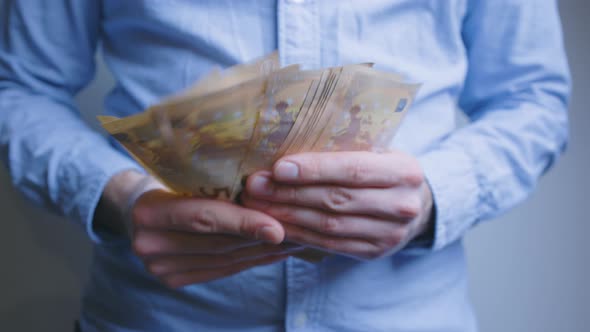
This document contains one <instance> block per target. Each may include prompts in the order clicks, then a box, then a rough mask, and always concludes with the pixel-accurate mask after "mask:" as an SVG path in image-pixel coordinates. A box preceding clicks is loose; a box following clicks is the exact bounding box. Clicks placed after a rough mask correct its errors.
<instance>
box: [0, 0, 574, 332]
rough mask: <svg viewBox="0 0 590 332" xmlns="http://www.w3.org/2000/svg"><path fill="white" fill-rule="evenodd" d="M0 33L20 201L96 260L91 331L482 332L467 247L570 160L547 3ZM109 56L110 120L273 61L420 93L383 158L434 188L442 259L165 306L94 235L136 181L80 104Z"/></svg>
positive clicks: (302, 11)
mask: <svg viewBox="0 0 590 332" xmlns="http://www.w3.org/2000/svg"><path fill="white" fill-rule="evenodd" d="M0 20H2V21H1V22H0V23H1V24H0V26H1V29H2V30H1V31H0V160H2V161H3V163H4V164H5V165H6V166H7V167H8V169H9V170H10V173H11V176H12V179H13V182H14V185H15V186H16V187H17V188H19V189H20V191H22V192H23V193H24V194H25V195H26V196H27V197H28V198H29V199H31V200H33V201H35V202H36V203H38V204H39V205H42V206H44V207H46V208H48V209H50V210H52V211H55V212H56V213H59V214H62V215H65V216H67V217H68V218H69V219H71V220H73V221H74V222H76V223H79V224H80V225H82V227H85V228H86V230H87V233H88V235H89V236H90V238H91V239H92V240H93V241H94V242H95V243H96V245H95V255H94V259H93V264H92V271H91V274H90V276H91V277H90V280H89V281H88V283H87V287H86V290H85V295H84V298H83V301H82V303H83V308H82V316H81V326H82V329H83V331H234V330H239V331H283V330H287V331H415V332H426V331H438V332H443V331H449V332H450V331H453V332H456V331H474V330H476V327H475V325H476V324H475V318H474V316H473V313H472V310H471V308H470V304H469V301H468V299H467V296H466V295H467V283H466V280H467V278H466V267H465V257H464V253H463V248H462V245H461V238H462V236H463V235H464V234H465V232H466V231H467V230H468V229H469V228H471V227H472V226H473V225H475V224H477V223H478V222H480V221H483V220H488V219H490V218H493V217H494V216H497V215H498V214H500V213H502V212H504V211H506V210H507V209H509V208H511V207H513V206H514V205H516V204H518V203H519V202H521V201H523V200H524V199H525V198H526V197H527V195H528V194H529V193H530V192H531V191H532V189H533V188H534V186H535V184H536V182H537V181H538V179H539V177H540V176H541V175H542V174H543V173H544V172H545V171H546V170H547V169H548V168H549V167H550V165H552V164H553V162H554V161H555V160H556V158H557V157H558V155H559V154H560V152H561V151H562V150H563V149H564V146H565V144H566V141H567V136H568V132H567V112H566V109H567V103H568V98H569V91H570V77H569V72H568V66H567V62H566V57H565V54H564V47H563V44H562V36H561V26H560V22H559V15H558V12H557V5H556V1H551V0H547V1H530V0H494V1H477V0H473V1H470V0H445V1H440V0H367V1H353V0H343V1H319V0H298V1H296V0H279V1H274V0H273V1H271V0H239V1H238V0H226V1H194V0H125V1H120V0H102V1H98V0H69V1H68V0H52V1H43V0H23V1H20V0H19V1H17V0H12V1H10V0H9V1H6V2H5V4H4V6H3V8H1V11H0ZM99 45H101V46H102V47H101V48H100V49H101V50H102V52H103V54H102V55H103V57H104V59H105V61H106V63H107V65H108V66H109V68H110V70H111V71H112V73H113V75H114V77H115V80H116V86H115V87H114V88H113V89H112V91H111V92H110V93H109V94H108V96H107V97H106V100H105V104H104V114H105V115H116V116H126V115H130V114H133V113H137V112H140V111H142V110H143V109H145V108H146V107H148V106H150V105H151V104H154V103H156V102H157V101H159V100H160V99H161V98H163V97H164V96H167V95H169V94H172V93H175V92H177V91H179V90H181V89H183V88H186V87H188V86H190V85H191V84H192V83H193V82H194V81H196V80H197V79H198V78H199V77H201V76H202V75H204V74H206V73H207V72H208V71H210V70H211V69H212V68H213V67H214V66H221V67H227V66H230V65H233V64H237V63H241V62H245V61H248V60H251V59H253V58H256V57H259V56H263V55H265V54H267V53H269V52H271V51H273V50H275V49H278V50H279V52H280V60H281V63H282V65H288V64H292V63H301V64H303V65H304V67H305V68H319V67H326V66H334V65H342V64H350V63H360V62H374V63H376V64H377V68H379V69H381V70H386V71H394V72H399V73H402V74H403V75H405V76H406V77H407V78H408V79H409V80H411V81H413V82H420V83H423V86H422V88H421V90H420V92H419V95H418V96H417V100H416V102H415V103H414V105H413V106H412V108H411V109H410V111H409V113H408V115H407V116H406V118H405V119H404V122H403V124H402V126H401V127H400V129H399V132H398V134H397V135H396V137H395V140H394V142H392V147H395V148H398V149H401V150H403V151H406V152H408V153H411V154H413V155H415V156H417V158H418V159H419V161H420V162H421V165H422V167H423V168H424V171H425V174H426V177H427V180H428V182H429V183H430V185H431V187H432V190H433V194H434V200H435V204H436V211H437V216H436V223H435V238H434V244H433V246H432V248H422V249H408V250H403V251H402V252H400V253H398V254H396V255H394V256H392V257H387V258H382V259H378V260H374V261H369V262H361V261H356V260H353V259H349V258H344V257H337V256H336V257H333V258H329V259H327V260H326V261H324V262H322V263H320V264H311V263H307V262H305V261H301V260H298V259H292V258H290V259H288V260H287V261H286V262H282V263H277V264H273V265H269V266H264V267H258V268H254V269H251V270H248V271H245V272H243V273H240V274H238V275H235V276H232V277H228V278H224V279H220V280H216V281H213V282H209V283H205V284H200V285H192V286H187V287H184V288H182V289H179V290H171V289H167V288H165V287H164V286H162V285H161V284H160V283H158V281H157V280H155V279H154V278H152V277H151V276H150V275H149V274H147V273H146V271H145V270H144V268H143V265H142V264H141V262H140V261H139V260H138V259H137V258H136V257H135V256H134V255H133V254H132V253H131V251H130V250H129V246H128V244H118V245H110V246H109V245H105V244H106V243H105V242H108V241H107V239H105V238H103V237H101V236H100V235H99V234H95V233H94V232H93V231H92V216H93V213H94V209H95V207H96V204H97V201H98V199H99V197H100V194H101V192H102V190H103V188H104V186H105V184H106V182H107V181H108V179H109V178H111V177H112V176H113V175H114V174H116V173H118V172H121V171H123V170H128V169H138V170H140V166H139V165H137V164H136V163H135V162H134V161H133V160H132V159H130V158H129V157H128V156H127V155H126V154H125V153H124V152H123V151H121V150H120V149H119V148H118V147H116V146H114V145H112V144H110V143H109V141H108V140H106V139H105V138H104V137H102V136H101V135H100V134H99V133H96V132H94V131H92V130H91V129H90V128H89V127H88V125H87V124H86V123H84V121H82V120H81V118H80V113H79V112H80V111H83V110H79V109H77V107H76V106H75V103H74V100H73V97H74V96H75V94H76V93H77V92H78V91H80V90H81V89H82V88H83V87H85V86H86V85H87V84H88V82H89V81H91V79H92V78H93V74H94V67H95V64H94V56H95V53H96V50H97V49H98V46H99ZM457 109H460V110H461V111H463V112H464V113H465V115H467V117H468V118H469V123H468V124H467V125H466V126H463V127H461V128H457V126H456V114H457V113H456V110H457Z"/></svg>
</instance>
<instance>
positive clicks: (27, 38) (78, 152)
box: [0, 0, 139, 242]
mask: <svg viewBox="0 0 590 332" xmlns="http://www.w3.org/2000/svg"><path fill="white" fill-rule="evenodd" d="M100 3H101V2H100V1H94V0H88V1H86V0H69V1H68V0H59V1H44V0H27V1H17V0H13V1H10V0H8V1H3V2H1V3H0V20H1V21H0V29H1V30H0V160H2V162H3V163H4V164H5V165H6V166H7V167H8V170H9V172H10V174H11V178H12V181H13V184H14V185H15V186H16V187H17V188H18V189H19V190H20V191H21V192H22V193H24V195H25V196H26V197H27V198H29V199H30V200H32V201H34V202H36V203H37V204H39V205H42V206H44V207H46V208H48V209H50V210H52V211H55V212H57V213H59V214H61V215H65V216H67V217H68V218H70V219H71V220H73V221H75V222H77V223H80V224H81V225H82V226H84V227H85V229H86V230H87V232H88V234H89V236H90V237H91V239H92V240H93V241H95V242H100V241H101V238H100V237H99V236H98V234H96V233H95V232H94V231H93V227H92V219H93V215H94V209H95V207H96V205H97V203H98V200H99V198H100V195H101V193H102V191H103V189H104V186H105V185H106V183H107V182H108V180H109V179H110V178H111V177H112V176H113V175H115V174H116V173H118V172H121V171H123V170H127V169H139V166H138V165H137V164H136V163H135V162H134V161H132V160H131V159H130V158H129V157H127V156H125V155H124V154H123V153H120V152H118V151H117V150H115V149H114V148H113V147H112V146H111V145H110V144H109V143H108V142H107V140H106V139H105V138H104V137H102V136H101V135H100V134H99V133H97V132H94V131H93V130H91V129H90V128H89V127H88V126H87V125H86V123H84V121H83V120H82V119H81V117H80V114H79V110H78V109H77V107H76V106H75V102H74V95H75V94H76V93H77V92H78V91H80V90H81V89H82V88H83V87H84V86H86V85H87V83H88V82H89V81H90V80H91V79H92V78H93V76H94V70H95V65H94V55H95V50H96V46H97V43H98V39H99V31H100Z"/></svg>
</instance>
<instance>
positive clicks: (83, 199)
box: [59, 142, 144, 244]
mask: <svg viewBox="0 0 590 332" xmlns="http://www.w3.org/2000/svg"><path fill="white" fill-rule="evenodd" d="M104 143H105V144H98V145H100V147H97V148H96V149H95V150H94V151H92V152H90V153H84V154H83V155H80V154H78V155H77V156H72V157H71V159H70V162H69V163H67V165H68V166H67V167H63V170H62V171H61V172H60V173H61V174H60V177H59V178H60V182H61V183H69V184H70V185H66V186H63V187H62V190H68V189H69V190H73V189H72V188H77V192H71V193H69V195H67V194H66V195H60V196H61V197H69V198H71V201H70V202H62V203H63V206H65V209H64V210H65V211H66V215H67V216H68V217H69V218H70V219H73V220H74V221H77V222H79V223H81V224H82V226H83V227H84V229H85V231H86V233H87V234H88V236H89V238H90V240H91V241H92V242H94V243H95V244H109V243H115V242H120V240H121V239H120V237H116V236H114V235H111V234H109V233H108V232H102V231H100V230H99V229H97V228H96V227H94V226H95V225H94V214H95V210H96V207H97V205H98V202H99V200H100V197H101V196H102V193H103V191H104V188H105V186H106V185H107V183H108V182H109V180H110V179H111V178H112V177H113V176H115V175H116V174H118V173H120V172H123V171H127V170H136V171H138V172H142V173H143V172H144V171H143V169H142V168H141V167H140V166H139V165H138V164H137V163H136V162H135V161H134V160H133V159H131V158H130V157H128V156H126V155H125V154H123V153H122V152H120V151H118V150H116V149H115V148H114V147H112V146H110V145H109V144H108V143H106V142H104ZM72 181H76V182H78V184H77V185H75V186H73V185H72Z"/></svg>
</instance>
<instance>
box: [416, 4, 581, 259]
mask: <svg viewBox="0 0 590 332" xmlns="http://www.w3.org/2000/svg"><path fill="white" fill-rule="evenodd" d="M463 40H464V45H465V50H466V52H467V57H468V72H467V77H466V80H465V85H464V89H463V92H462V94H461V96H460V99H459V106H460V108H461V109H462V110H463V111H464V112H465V114H466V115H467V116H468V117H469V119H470V121H471V122H470V124H468V125H466V126H465V127H463V128H461V129H459V130H458V131H455V132H454V133H452V134H451V135H449V136H448V137H446V138H445V139H444V140H442V141H441V142H439V143H438V144H437V145H436V146H434V147H433V148H432V149H430V150H429V151H428V152H427V153H425V154H423V155H421V156H420V157H419V160H420V162H421V164H422V167H423V169H424V172H425V175H426V178H427V180H428V182H429V184H430V185H431V188H432V192H433V196H434V201H435V209H436V221H435V226H434V227H435V232H434V233H435V235H434V244H433V249H434V250H437V249H440V248H443V247H445V246H446V245H448V244H450V243H452V242H454V241H456V240H457V239H459V238H460V237H461V236H462V235H463V234H464V232H465V231H466V230H468V229H469V228H470V227H471V226H473V225H474V224H476V223H478V222H479V221H482V220H486V219H490V218H492V217H494V216H497V215H498V214H500V213H502V212H504V211H506V210H507V209H509V208H511V207H513V206H515V205H516V204H518V203H519V202H521V201H523V200H524V199H525V198H526V197H527V196H528V195H529V193H530V192H531V191H532V189H533V188H534V186H535V183H536V182H537V180H538V178H539V177H540V176H541V175H542V174H543V173H544V172H545V171H546V170H547V169H548V168H549V167H550V166H551V165H552V164H553V162H554V161H555V160H556V158H557V157H558V155H559V154H560V152H561V151H562V150H563V149H564V147H565V145H566V141H567V137H568V129H567V125H568V119H567V104H568V98H569V93H570V77H569V71H568V65H567V60H566V55H565V52H564V47H563V41H562V32H561V25H560V20H559V14H558V10H557V4H556V2H555V1H549V0H548V1H528V0H494V1H470V2H469V5H468V10H467V14H466V17H465V20H464V22H463Z"/></svg>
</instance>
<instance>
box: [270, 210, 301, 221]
mask: <svg viewBox="0 0 590 332" xmlns="http://www.w3.org/2000/svg"><path fill="white" fill-rule="evenodd" d="M271 215H273V216H275V217H276V218H277V219H278V220H280V221H283V222H288V223H293V222H295V221H296V219H297V218H296V216H295V213H294V211H293V210H292V209H289V208H286V207H277V208H273V209H272V210H271Z"/></svg>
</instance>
